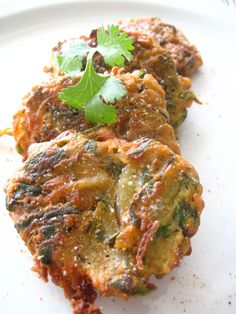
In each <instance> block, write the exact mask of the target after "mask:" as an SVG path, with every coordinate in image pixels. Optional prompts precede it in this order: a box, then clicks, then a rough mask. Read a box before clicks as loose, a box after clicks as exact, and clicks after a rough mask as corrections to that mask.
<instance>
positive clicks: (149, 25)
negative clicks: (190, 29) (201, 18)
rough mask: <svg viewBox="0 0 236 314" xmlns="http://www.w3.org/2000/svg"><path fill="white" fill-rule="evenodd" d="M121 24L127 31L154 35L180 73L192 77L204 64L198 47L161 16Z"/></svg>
mask: <svg viewBox="0 0 236 314" xmlns="http://www.w3.org/2000/svg"><path fill="white" fill-rule="evenodd" d="M119 25H120V27H121V28H122V29H124V30H125V31H129V32H130V31H131V32H132V31H133V32H142V33H144V34H148V35H150V36H152V37H154V38H155V39H156V41H157V43H158V44H159V45H160V46H161V47H163V48H164V49H166V50H167V51H168V52H169V53H170V55H171V57H172V58H173V60H174V61H175V64H176V67H177V70H178V73H179V74H181V75H184V76H188V77H190V76H191V75H192V74H194V73H195V72H196V71H197V69H198V68H199V67H200V66H201V65H202V58H201V55H200V53H199V51H198V50H197V48H196V47H195V46H193V45H191V44H190V42H189V41H188V39H187V38H186V36H185V35H184V34H183V33H182V32H181V31H180V30H179V29H177V28H176V27H175V26H173V25H170V24H166V23H163V22H162V21H161V20H160V19H159V18H156V17H150V18H140V19H132V20H128V21H126V20H121V21H119Z"/></svg>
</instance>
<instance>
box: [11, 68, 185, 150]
mask: <svg viewBox="0 0 236 314" xmlns="http://www.w3.org/2000/svg"><path fill="white" fill-rule="evenodd" d="M113 74H115V75H116V77H118V78H119V79H121V81H122V82H123V83H124V86H125V88H126V90H127V96H126V97H124V98H123V99H122V100H121V101H117V102H116V104H115V107H116V109H117V116H118V119H117V121H116V122H115V123H113V124H112V125H110V126H107V127H105V130H106V132H104V128H103V129H102V130H101V129H97V130H96V128H95V129H94V128H93V127H94V126H95V125H93V124H91V123H89V122H88V121H87V120H86V118H85V116H84V112H83V111H80V110H76V109H74V108H72V107H70V106H69V105H67V104H65V103H64V102H63V101H61V100H60V99H59V98H58V92H59V91H61V90H62V89H63V88H65V87H66V86H69V85H73V84H75V83H76V82H77V81H78V80H79V78H78V79H77V81H75V82H74V81H72V80H70V79H69V78H68V77H66V76H56V77H53V78H52V79H51V80H50V81H48V82H46V83H45V84H42V85H39V86H36V87H34V88H33V89H32V91H31V92H30V93H29V94H28V95H26V96H25V97H24V99H23V105H22V107H21V109H20V110H19V111H18V112H17V113H16V114H15V115H14V122H13V131H14V137H15V139H16V142H17V147H18V150H19V151H20V152H21V153H23V154H24V155H25V156H26V154H27V149H28V147H29V146H30V144H32V143H35V142H43V141H48V140H51V139H53V138H55V137H56V136H57V135H59V134H60V133H61V132H63V131H66V130H76V131H79V132H84V131H86V130H89V129H90V128H92V129H91V130H90V131H88V132H91V133H93V136H94V138H95V139H100V140H104V136H105V137H114V136H117V137H119V138H121V139H126V140H128V141H132V140H135V139H137V138H140V137H149V138H154V139H157V140H158V141H160V142H161V143H163V144H166V145H168V146H169V147H170V148H171V149H172V150H173V151H174V152H177V153H178V152H179V145H178V143H177V142H176V138H175V134H174V130H173V128H172V127H171V126H170V125H169V114H168V112H167V110H166V102H165V93H164V91H163V89H162V87H161V86H160V85H159V84H158V83H157V81H156V80H155V79H154V78H153V77H152V76H151V75H150V74H145V73H143V72H142V71H134V72H133V73H122V71H121V72H119V71H118V69H117V68H115V69H114V70H113Z"/></svg>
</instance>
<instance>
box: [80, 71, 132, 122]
mask: <svg viewBox="0 0 236 314" xmlns="http://www.w3.org/2000/svg"><path fill="white" fill-rule="evenodd" d="M125 95H126V90H125V88H124V85H123V84H122V82H121V81H120V80H119V79H117V78H116V77H114V76H111V77H109V79H108V80H107V81H106V82H105V83H104V85H103V86H101V89H100V90H99V91H98V92H97V93H96V95H94V97H93V98H92V99H91V100H90V101H89V102H88V103H87V105H86V107H85V116H86V118H87V119H88V120H89V121H91V122H95V123H100V124H111V123H113V122H115V121H116V119H117V115H116V109H115V108H114V107H113V106H111V104H114V103H115V102H116V101H117V100H120V99H122V98H123V97H124V96H125Z"/></svg>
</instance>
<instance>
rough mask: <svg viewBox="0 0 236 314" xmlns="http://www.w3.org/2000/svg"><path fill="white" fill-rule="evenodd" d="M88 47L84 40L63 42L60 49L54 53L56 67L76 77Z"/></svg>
mask: <svg viewBox="0 0 236 314" xmlns="http://www.w3.org/2000/svg"><path fill="white" fill-rule="evenodd" d="M89 50H90V47H89V46H88V44H87V42H86V41H84V40H79V41H76V42H70V43H64V44H63V46H62V51H61V52H60V53H59V54H58V53H56V52H55V53H54V58H55V60H56V63H57V66H58V68H59V69H60V70H61V71H62V73H64V74H68V75H69V76H70V77H71V78H74V77H76V76H77V75H78V74H79V73H80V72H81V70H82V66H83V59H84V58H85V57H86V55H87V53H88V52H89Z"/></svg>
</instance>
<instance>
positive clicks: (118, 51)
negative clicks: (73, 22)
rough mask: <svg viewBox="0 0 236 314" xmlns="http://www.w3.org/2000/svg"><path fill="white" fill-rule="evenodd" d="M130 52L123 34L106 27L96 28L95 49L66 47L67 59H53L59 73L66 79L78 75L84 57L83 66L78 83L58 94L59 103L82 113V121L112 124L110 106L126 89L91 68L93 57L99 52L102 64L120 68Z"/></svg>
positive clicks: (113, 112)
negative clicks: (61, 102) (84, 64)
mask: <svg viewBox="0 0 236 314" xmlns="http://www.w3.org/2000/svg"><path fill="white" fill-rule="evenodd" d="M133 49H134V47H133V45H132V39H130V38H128V35H127V33H122V34H119V28H118V26H114V25H111V26H108V30H107V31H105V29H104V27H103V26H102V27H100V28H99V30H98V46H97V47H94V48H91V47H88V46H87V44H83V41H82V43H80V44H79V45H77V46H76V45H75V46H73V47H71V46H70V49H69V50H68V51H67V54H68V55H67V54H65V55H63V52H62V54H59V55H58V57H57V60H58V65H59V67H60V69H61V70H62V71H64V73H67V74H69V75H75V74H78V73H80V71H81V68H82V61H83V58H84V56H85V55H87V64H86V68H85V71H84V72H83V75H82V77H81V79H80V81H79V83H77V84H76V85H73V86H69V87H66V88H64V89H63V90H62V91H61V92H60V93H59V96H58V97H59V99H61V100H62V101H64V102H65V103H67V104H68V105H70V106H72V107H74V108H76V109H78V110H82V109H83V110H84V111H85V117H86V118H87V119H88V120H89V121H90V122H93V123H99V124H111V123H113V122H115V121H116V119H117V115H116V109H115V107H114V106H113V105H114V103H115V102H116V101H117V100H120V99H122V98H123V97H124V96H125V95H126V89H125V87H124V85H123V83H122V81H120V80H119V79H117V78H116V77H114V76H112V75H109V74H107V75H105V74H100V73H97V72H96V71H95V68H94V65H93V56H94V54H95V53H96V52H99V53H100V54H102V55H103V57H104V61H105V63H106V64H108V65H110V66H113V65H124V60H125V58H126V59H127V60H128V61H129V60H131V58H132V55H131V53H130V51H131V50H133ZM77 50H78V51H77ZM87 53H88V54H87ZM63 58H64V59H63Z"/></svg>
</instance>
